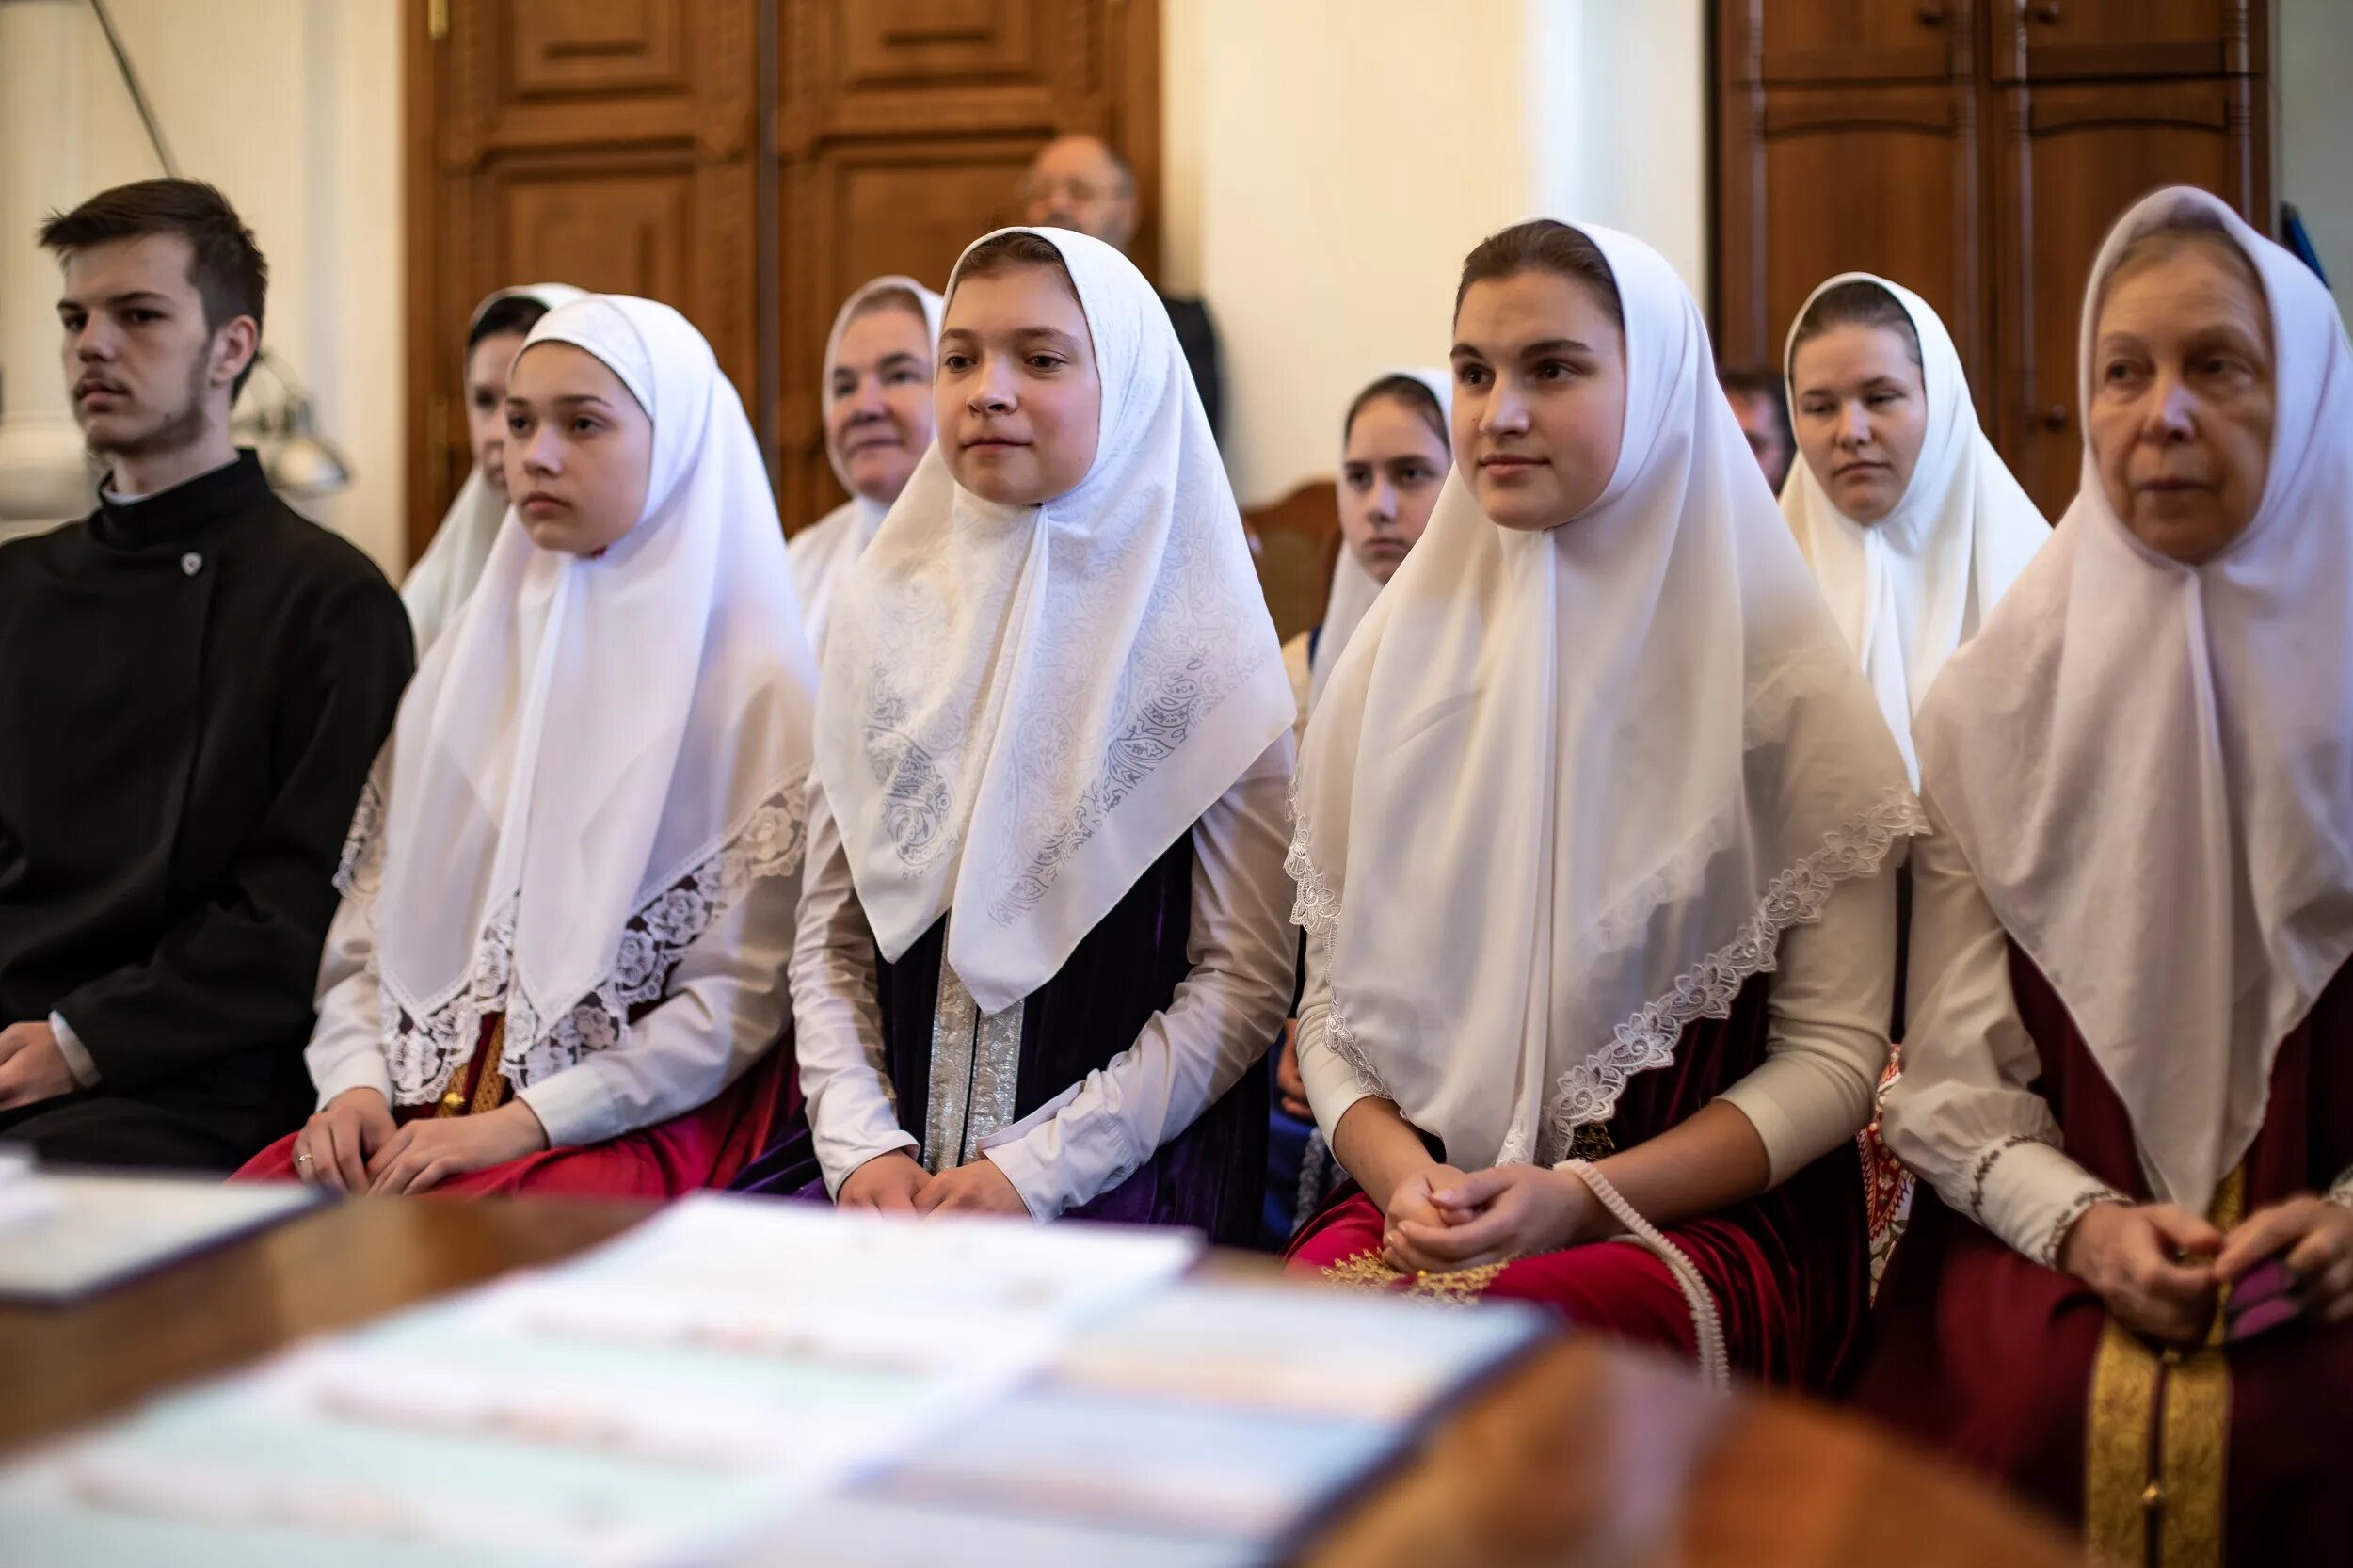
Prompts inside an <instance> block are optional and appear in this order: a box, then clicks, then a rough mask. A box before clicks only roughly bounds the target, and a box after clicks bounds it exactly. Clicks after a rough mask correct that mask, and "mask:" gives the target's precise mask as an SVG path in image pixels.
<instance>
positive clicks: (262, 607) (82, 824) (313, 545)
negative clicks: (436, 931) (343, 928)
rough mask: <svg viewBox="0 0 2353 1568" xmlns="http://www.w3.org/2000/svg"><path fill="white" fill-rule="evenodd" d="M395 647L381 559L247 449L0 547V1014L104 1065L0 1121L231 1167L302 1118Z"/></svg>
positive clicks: (85, 1154)
mask: <svg viewBox="0 0 2353 1568" xmlns="http://www.w3.org/2000/svg"><path fill="white" fill-rule="evenodd" d="M414 664H415V654H414V652H413V650H412V647H411V643H410V638H409V632H408V616H407V615H406V613H405V612H404V611H403V610H402V608H401V603H400V598H399V596H398V595H397V594H395V593H394V592H393V591H392V587H391V585H390V584H387V583H386V582H385V581H384V578H383V574H382V573H380V572H378V571H377V570H376V567H375V565H374V564H373V563H372V562H370V561H369V560H368V558H367V557H366V556H365V555H363V554H361V553H360V552H359V551H358V550H356V549H354V548H353V547H352V546H350V545H349V544H346V543H345V542H344V541H343V540H342V539H340V538H337V537H336V536H334V535H332V534H330V533H328V532H327V531H326V530H325V529H323V528H320V527H317V526H316V525H314V524H312V523H311V522H308V521H305V520H303V519H302V518H300V517H298V516H296V514H295V512H294V511H292V510H291V509H290V508H288V507H287V506H286V504H284V503H283V502H281V501H280V500H279V499H278V498H277V497H276V496H275V495H274V494H272V493H271V491H270V489H269V486H268V484H267V482H266V481H265V480H264V477H263V474H262V467H261V464H260V463H259V462H258V461H257V460H256V459H255V457H254V456H253V454H252V453H250V452H243V453H240V454H239V456H238V458H237V461H235V462H234V463H232V464H230V465H229V466H228V467H226V468H221V469H216V470H215V471H213V472H210V473H207V474H203V475H201V476H200V477H198V478H195V479H192V480H189V481H188V482H187V483H185V484H184V485H180V486H177V487H175V488H171V489H169V490H167V491H165V492H163V493H162V494H160V495H156V496H152V497H150V498H148V499H145V500H142V501H137V502H130V503H122V504H116V503H107V504H103V505H101V506H100V508H99V510H98V511H97V512H95V513H93V514H92V515H91V516H89V517H88V518H87V519H85V520H82V521H81V522H78V523H75V524H73V525H72V526H70V527H66V528H61V529H58V530H57V531H56V532H55V533H52V534H46V535H43V536H40V537H37V538H31V539H20V540H17V541H15V542H12V543H10V544H8V545H7V546H5V547H0V1026H5V1025H8V1024H11V1023H18V1022H24V1021H26V1020H37V1019H46V1018H48V1017H49V1016H51V1014H52V1013H55V1014H56V1015H58V1016H62V1017H63V1018H64V1019H65V1022H66V1024H67V1025H68V1027H69V1028H70V1029H71V1031H72V1034H73V1035H74V1036H75V1037H77V1038H78V1039H79V1040H80V1041H81V1044H82V1047H83V1048H84V1049H85V1050H86V1051H87V1053H88V1064H89V1065H90V1066H93V1067H94V1068H95V1069H96V1072H97V1082H96V1083H95V1085H93V1086H90V1087H86V1088H84V1089H81V1090H78V1091H76V1092H75V1093H73V1094H71V1095H69V1096H64V1097H62V1098H58V1099H50V1100H45V1101H41V1102H40V1103H38V1104H35V1105H32V1106H27V1107H23V1108H19V1109H17V1110H13V1111H8V1112H0V1139H10V1140H17V1141H20V1142H24V1143H29V1144H32V1145H33V1146H34V1147H35V1148H36V1149H37V1150H38V1151H39V1153H40V1156H41V1158H43V1159H44V1160H58V1161H82V1162H100V1163H112V1164H146V1165H186V1166H210V1167H217V1168H220V1169H232V1168H234V1167H235V1166H236V1165H238V1164H240V1163H242V1162H243V1161H244V1160H245V1159H246V1158H247V1157H248V1155H250V1154H252V1153H253V1152H254V1151H255V1150H257V1149H259V1148H261V1147H262V1146H263V1145H264V1144H266V1143H268V1142H269V1141H270V1140H271V1139H273V1138H276V1137H278V1136H280V1135H281V1134H283V1133H285V1132H288V1131H290V1130H292V1129H293V1128H296V1126H298V1125H299V1124H300V1122H301V1120H302V1118H303V1116H304V1115H305V1113H306V1112H308V1111H309V1110H310V1108H311V1089H310V1080H309V1075H308V1073H307V1072H306V1071H305V1069H304V1065H303V1059H302V1048H303V1046H304V1044H305V1043H306V1042H307V1041H308V1040H309V1038H310V1033H311V1026H312V1006H311V996H312V986H313V985H314V984H315V983H316V980H317V977H318V964H319V952H320V949H321V947H322V945H323V944H324V942H325V940H326V936H327V924H328V920H329V919H330V918H331V917H332V916H333V914H334V912H335V904H336V893H335V888H334V872H335V867H336V863H337V860H338V859H339V857H340V856H341V854H342V850H343V843H344V835H345V833H346V831H347V830H348V829H349V827H350V824H351V816H352V810H353V808H354V806H355V804H356V803H357V801H358V799H359V795H360V786H361V784H362V783H363V782H364V781H365V780H366V777H367V774H368V769H369V767H370V765H371V764H372V762H373V761H374V760H375V758H376V751H377V748H378V747H379V746H381V744H383V741H384V738H385V736H386V735H387V734H388V733H390V731H391V728H392V715H393V712H394V711H395V710H396V709H397V708H398V706H399V702H400V694H401V689H402V688H403V687H404V686H405V685H406V684H407V683H408V675H409V671H410V669H411V668H412V667H413V665H414Z"/></svg>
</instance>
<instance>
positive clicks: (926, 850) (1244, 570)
mask: <svg viewBox="0 0 2353 1568" xmlns="http://www.w3.org/2000/svg"><path fill="white" fill-rule="evenodd" d="M1000 232H1005V231H1000ZM1027 232H1032V233H1036V234H1039V235H1042V236H1043V237H1044V238H1046V239H1047V240H1048V241H1050V242H1051V243H1052V244H1053V246H1054V248H1056V249H1057V250H1059V251H1060V252H1061V253H1062V257H1063V260H1064V264H1066V265H1067V267H1068V268H1069V272H1070V277H1071V280H1072V281H1073V282H1074V283H1075V284H1076V286H1077V290H1078V296H1079V302H1080V307H1081V309H1082V310H1083V311H1084V312H1085V313H1086V322H1087V329H1088V331H1089V333H1090V334H1091V335H1092V337H1093V340H1094V346H1095V359H1096V365H1097V366H1098V368H1099V370H1100V372H1101V376H1102V384H1103V408H1102V419H1101V424H1100V429H1101V438H1100V440H1099V442H1098V444H1097V446H1096V455H1095V464H1094V466H1093V467H1092V468H1091V469H1089V470H1088V471H1087V476H1086V478H1085V479H1083V480H1081V481H1080V484H1079V486H1078V488H1076V489H1073V490H1071V491H1070V492H1069V493H1068V494H1067V495H1063V496H1059V497H1057V498H1055V499H1054V500H1052V501H1049V502H1048V503H1047V504H1045V505H1043V506H1004V505H998V504H994V503H991V502H988V501H984V500H983V499H982V498H980V497H979V496H976V495H974V494H972V493H971V492H970V491H968V490H966V489H964V488H961V487H959V486H958V485H957V484H956V483H955V481H954V480H953V478H952V477H951V476H950V474H949V472H948V466H947V463H946V461H945V460H944V459H943V458H942V457H941V456H940V454H939V450H938V448H937V446H936V445H935V446H934V448H933V449H932V450H931V451H930V452H927V453H925V454H924V456H923V460H922V462H921V464H920V466H919V467H918V468H917V469H916V471H915V476H914V477H913V478H912V479H910V480H908V481H907V488H906V489H905V490H904V492H902V493H901V495H900V497H899V502H898V504H897V505H895V506H893V507H891V509H890V515H889V517H888V519H886V520H884V522H883V526H882V532H881V533H879V534H877V535H876V536H875V537H874V542H873V544H872V547H870V548H869V549H868V550H867V552H866V553H865V554H863V555H862V556H860V557H859V558H858V561H857V564H856V566H855V567H853V568H851V569H850V572H849V575H848V576H847V577H846V578H844V579H843V581H842V584H841V586H840V589H839V591H838V596H837V610H836V614H835V617H834V621H833V625H832V629H831V631H830V632H829V634H828V638H827V646H826V650H825V668H824V689H823V694H822V696H821V697H820V699H819V702H818V708H817V730H818V733H817V764H816V765H817V774H818V776H819V778H820V779H822V780H823V781H824V788H825V793H826V796H827V798H828V800H829V801H830V802H831V804H832V807H833V811H834V815H835V816H836V817H837V818H838V819H839V820H840V824H841V835H842V840H843V842H844V843H845V844H846V845H847V846H848V850H849V858H850V867H851V872H852V874H853V877H854V879H855V881H856V886H857V894H858V900H859V902H860V903H861V904H863V905H864V907H865V910H866V915H867V919H868V920H869V921H870V922H871V924H872V927H873V931H874V936H875V939H876V941H877V943H878V944H879V945H880V947H881V949H882V952H883V954H884V956H885V957H887V958H893V959H895V958H897V957H898V956H899V954H901V953H903V952H905V951H906V950H907V948H908V947H909V946H911V945H912V944H913V943H914V942H915V940H916V939H917V938H918V937H920V936H922V935H923V933H924V932H925V931H927V930H929V929H930V928H931V926H932V925H933V924H934V923H935V922H936V921H937V920H939V918H940V917H941V916H942V915H944V914H947V913H948V912H949V911H950V910H951V908H952V909H953V911H954V913H953V915H952V918H951V919H950V921H949V928H948V961H949V963H950V964H951V965H952V966H953V967H954V969H955V972H956V974H957V976H958V977H959V978H961V979H962V980H963V982H964V984H965V985H966V986H967V987H968V989H969V990H970V991H971V993H972V996H973V999H974V1000H976V1001H977V1002H978V1003H979V1004H980V1006H981V1008H982V1010H983V1011H984V1012H996V1011H999V1010H1000V1009H1002V1008H1005V1007H1008V1006H1011V1005H1012V1004H1013V1003H1014V1002H1016V1001H1017V1000H1020V999H1021V998H1023V997H1025V996H1027V995H1028V994H1029V993H1030V992H1032V991H1033V990H1035V989H1036V988H1037V987H1038V986H1040V985H1042V984H1045V983H1046V982H1047V981H1048V980H1050V979H1051V978H1053V976H1054V974H1055V973H1056V972H1057V971H1058V970H1059V969H1061V968H1062V966H1063V964H1064V960H1066V959H1067V958H1068V957H1069V956H1070V953H1071V951H1072V950H1073V949H1074V948H1076V947H1077V946H1078V944H1079V942H1080V939H1081V938H1082V937H1084V936H1086V934H1087V933H1088V932H1089V931H1090V930H1092V929H1093V928H1094V926H1095V924H1096V921H1098V920H1101V919H1102V918H1103V916H1104V915H1106V914H1107V913H1109V912H1110V910H1111V908H1112V905H1113V904H1116V903H1117V902H1118V901H1119V900H1120V898H1122V897H1123V896H1124V895H1125V894H1126V893H1127V891H1128V888H1130V887H1131V886H1133V884H1134V882H1135V879H1136V878H1137V877H1138V876H1139V875H1141V874H1142V873H1143V872H1144V871H1145V869H1147V868H1148V867H1149V866H1150V865H1151V864H1152V862H1153V861H1155V860H1156V859H1158V858H1159V857H1160V856H1161V855H1162V854H1163V853H1164V852H1165V851H1166V850H1167V849H1168V847H1169V846H1170V845H1171V844H1173V843H1175V842H1176V841H1177V839H1178V838H1180V837H1181V836H1183V835H1184V834H1186V833H1187V832H1189V831H1191V830H1192V827H1193V824H1194V822H1195V821H1197V820H1198V819H1199V818H1200V816H1201V815H1202V813H1203V812H1205V811H1207V810H1208V809H1209V807H1210V806H1211V805H1213V804H1214V803H1215V802H1216V801H1217V799H1218V797H1219V796H1221V795H1223V794H1224V793H1225V792H1226V791H1227V790H1228V789H1230V788H1231V787H1232V786H1233V783H1234V781H1235V780H1236V779H1238V778H1240V777H1241V775H1242V774H1243V772H1244V771H1245V770H1247V769H1248V767H1249V766H1250V764H1251V763H1252V762H1253V761H1254V760H1257V758H1258V756H1259V755H1260V754H1261V753H1263V752H1264V751H1265V750H1266V748H1267V747H1268V746H1269V745H1271V744H1273V742H1274V740H1275V738H1276V737H1277V736H1279V735H1281V734H1282V733H1283V731H1284V730H1285V729H1287V728H1289V726H1290V723H1291V720H1292V719H1293V717H1294V716H1295V715H1296V707H1295V705H1294V704H1293V702H1292V700H1291V693H1290V680H1289V677H1288V676H1287V675H1286V674H1285V673H1284V669H1283V658H1282V648H1281V647H1280V645H1279V644H1277V642H1276V641H1275V637H1274V625H1273V621H1272V620H1271V619H1270V618H1269V616H1268V615H1267V609H1266V600H1265V597H1264V594H1263V592H1262V591H1261V589H1260V588H1259V586H1258V580H1257V575H1256V573H1255V572H1254V571H1253V570H1252V569H1251V565H1250V549H1249V545H1248V543H1247V542H1246V541H1245V539H1244V536H1243V534H1242V526H1241V513H1240V512H1239V511H1238V510H1237V509H1236V507H1235V505H1234V495H1233V491H1232V490H1231V489H1230V488H1227V486H1226V482H1225V467H1224V465H1223V464H1221V463H1220V462H1219V460H1218V453H1217V445H1216V442H1215V441H1214V440H1212V439H1211V437H1210V435H1209V420H1208V419H1207V418H1206V417H1205V416H1204V415H1203V413H1202V411H1201V400H1200V397H1199V396H1198V395H1197V394H1196V393H1195V392H1194V391H1193V376H1192V374H1191V372H1190V371H1188V370H1187V369H1186V367H1185V358H1184V354H1183V352H1182V350H1181V349H1179V347H1178V346H1177V333H1176V329H1175V328H1172V327H1170V326H1169V322H1168V312H1167V311H1166V310H1165V309H1164V308H1162V306H1161V305H1160V298H1159V296H1157V295H1155V294H1154V293H1153V292H1152V287H1151V285H1150V284H1149V283H1146V282H1145V281H1144V276H1143V274H1141V273H1139V272H1138V271H1137V270H1136V269H1135V266H1134V265H1133V264H1131V263H1130V262H1128V259H1127V258H1126V257H1125V256H1122V255H1121V254H1120V253H1119V252H1118V251H1117V250H1114V249H1113V248H1111V247H1110V246H1108V245H1105V244H1103V243H1102V242H1100V241H1098V240H1094V239H1089V238H1087V237H1086V236H1085V235H1082V234H1076V233H1072V232H1067V231H1065V230H1060V229H1037V230H1030V231H1027ZM975 243H979V242H975ZM959 266H961V263H959ZM954 292H955V284H954V281H953V280H951V281H950V283H949V294H950V296H951V297H952V296H953V295H954Z"/></svg>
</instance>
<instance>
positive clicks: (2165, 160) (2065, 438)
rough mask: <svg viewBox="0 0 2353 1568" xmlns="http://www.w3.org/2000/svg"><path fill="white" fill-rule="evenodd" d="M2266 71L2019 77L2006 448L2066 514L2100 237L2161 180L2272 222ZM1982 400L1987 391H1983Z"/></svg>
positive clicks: (2004, 189) (2005, 171) (2048, 510)
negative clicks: (2168, 76)
mask: <svg viewBox="0 0 2353 1568" xmlns="http://www.w3.org/2000/svg"><path fill="white" fill-rule="evenodd" d="M2259 82H2260V79H2256V78H2249V77H2244V76H2237V77H2206V78H2190V79H2185V80H2180V81H2158V82H2115V83H2068V84H2063V85H2059V86H2054V87H2018V88H2009V89H2005V90H2006V96H2007V97H2008V100H2009V106H2008V112H2006V113H2005V115H2004V116H2003V126H2002V136H2001V146H2000V149H1999V152H1998V154H1997V157H1996V179H1995V198H1994V201H1993V207H1994V212H1995V221H1994V226H1993V227H1994V236H1995V238H1994V244H1995V248H1996V251H1997V253H1998V254H1999V255H2000V256H2001V257H2002V263H2001V266H2000V270H1999V275H1998V279H1997V283H1996V287H1995V291H1994V292H1995V296H1996V297H1997V299H1998V300H1999V302H2000V312H2001V327H2000V344H2001V348H2000V355H2001V360H2002V362H2003V365H2004V369H2005V376H2004V380H2005V386H2004V389H2003V395H2002V397H2001V408H2000V412H1999V415H1998V418H1997V420H1996V422H1995V424H1994V425H1993V429H1994V430H1995V432H1996V437H1995V439H1996V440H1997V441H1998V443H1999V444H2000V446H2001V448H2002V453H2003V456H2006V457H2007V458H2009V463H2010V467H2011V468H2012V469H2013V470H2014V471H2015V472H2017V475H2018V479H2019V483H2021V484H2023V485H2024V486H2025V488H2026V493H2027V494H2029V495H2031V496H2033V497H2034V499H2035V501H2036V503H2037V504H2039V505H2041V508H2042V510H2043V512H2044V514H2045V515H2047V516H2049V517H2052V518H2054V519H2056V518H2057V516H2058V515H2059V513H2060V512H2061V511H2062V510H2064V509H2065V508H2066V505H2067V503H2068V502H2069V501H2070V500H2071V499H2073V496H2074V493H2075V489H2076V485H2077V482H2078V480H2079V478H2080V475H2081V464H2082V454H2083V425H2082V420H2081V409H2080V405H2081V402H2082V393H2081V392H2080V390H2079V387H2078V383H2077V375H2078V370H2077V364H2076V360H2077V359H2078V355H2079V351H2078V341H2077V334H2078V332H2079V331H2080V329H2081V323H2082V310H2083V296H2084V289H2085V287H2086V285H2087V284H2088V283H2089V280H2090V276H2091V264H2092V261H2093V260H2094V258H2095V257H2096V256H2097V255H2098V253H2099V248H2100V242H2101V240H2103V239H2104V238H2105V237H2106V234H2107V231H2108V229H2109V227H2110V226H2111V225H2112V224H2114V223H2115V221H2116V219H2117V218H2118V217H2119V216H2121V214H2122V213H2123V211H2124V209H2125V208H2127V207H2129V206H2131V205H2132V203H2133V202H2134V201H2135V200H2137V199H2138V198H2140V197H2141V196H2143V195H2145V194H2147V193H2148V192H2149V191H2150V190H2152V189H2153V188H2155V187H2156V186H2159V185H2168V184H2193V185H2202V186H2203V187H2205V188H2206V189H2208V190H2210V191H2213V192H2214V193H2215V194H2216V195H2217V196H2219V197H2221V198H2222V199H2223V200H2227V201H2229V202H2231V203H2232V204H2233V206H2235V207H2237V208H2238V210H2239V212H2240V213H2241V215H2242V216H2245V217H2246V218H2247V220H2248V222H2249V223H2250V224H2252V225H2253V226H2254V227H2255V228H2256V229H2258V230H2261V231H2268V230H2269V228H2270V222H2269V219H2268V216H2267V215H2268V213H2269V210H2270V205H2271V196H2270V188H2269V187H2270V179H2269V168H2270V154H2269V145H2268V141H2269V136H2268V126H2267V124H2266V122H2265V117H2264V115H2263V114H2262V113H2261V112H2260V111H2261V101H2260V98H2259V97H2258V93H2259V90H2260V88H2259ZM1980 401H1981V402H1982V397H1981V398H1980Z"/></svg>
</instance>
